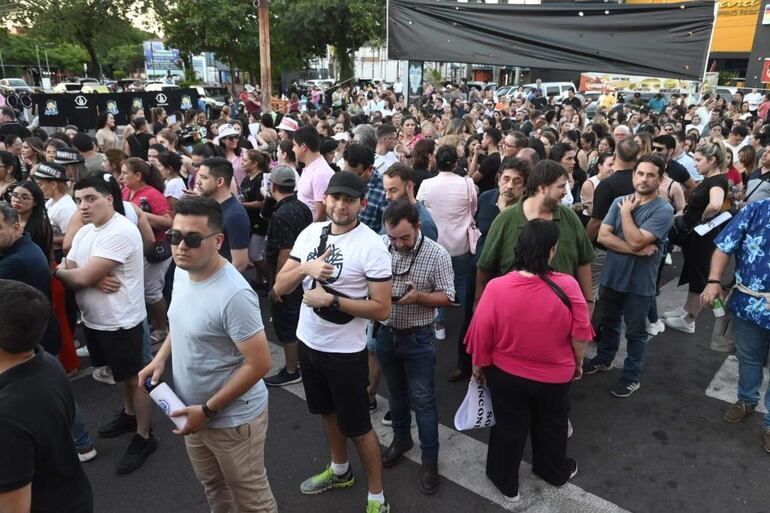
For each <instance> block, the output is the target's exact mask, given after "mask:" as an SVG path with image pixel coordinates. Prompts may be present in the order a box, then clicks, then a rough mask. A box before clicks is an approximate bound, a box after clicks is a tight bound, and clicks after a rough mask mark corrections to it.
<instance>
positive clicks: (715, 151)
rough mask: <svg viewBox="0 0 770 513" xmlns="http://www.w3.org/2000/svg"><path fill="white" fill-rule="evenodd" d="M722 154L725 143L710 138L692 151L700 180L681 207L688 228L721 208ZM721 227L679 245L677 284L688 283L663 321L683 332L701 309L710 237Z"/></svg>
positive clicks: (692, 325)
mask: <svg viewBox="0 0 770 513" xmlns="http://www.w3.org/2000/svg"><path fill="white" fill-rule="evenodd" d="M725 155H726V150H725V146H724V143H722V142H721V141H720V140H712V141H711V142H710V143H708V144H704V145H703V146H701V147H700V148H698V149H697V150H696V152H695V165H696V167H697V169H698V172H699V173H700V174H701V175H703V181H701V182H700V184H698V186H697V187H696V188H695V190H694V191H693V192H692V194H691V195H690V198H689V200H688V201H687V205H686V206H685V208H684V214H683V215H684V219H685V221H686V222H687V226H689V227H690V228H694V227H695V226H697V225H699V224H701V223H703V222H704V221H706V220H708V219H711V218H712V217H714V216H716V215H718V214H719V213H720V212H721V211H722V210H723V206H724V202H725V198H726V197H727V190H728V188H729V185H728V181H727V176H726V175H725V174H724V173H725V164H726V159H725ZM724 226H725V225H724V224H722V225H721V226H718V227H716V228H714V229H712V230H711V231H710V232H708V233H706V234H705V235H704V236H700V235H698V234H697V233H695V231H693V232H692V234H691V235H690V237H689V240H688V242H687V243H686V244H685V245H684V246H682V255H683V256H684V266H683V267H682V275H681V277H680V279H679V285H684V284H685V283H686V284H687V285H688V294H687V301H686V302H685V304H684V306H683V307H680V308H677V309H676V310H673V311H670V312H665V313H664V314H663V317H664V318H665V319H664V321H663V322H664V323H665V324H666V326H668V327H669V328H672V329H675V330H677V331H682V332H684V333H694V332H695V319H696V318H697V317H698V314H699V313H700V311H701V303H700V300H699V296H700V293H701V292H703V289H704V288H705V287H706V282H707V280H708V277H709V266H710V263H711V255H712V253H714V248H715V246H714V239H715V238H716V236H717V235H719V232H720V231H721V229H722V228H723V227H724Z"/></svg>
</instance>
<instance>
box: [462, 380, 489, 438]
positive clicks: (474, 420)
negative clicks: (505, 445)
mask: <svg viewBox="0 0 770 513" xmlns="http://www.w3.org/2000/svg"><path fill="white" fill-rule="evenodd" d="M494 425H495V412H494V411H493V409H492V395H491V394H490V393H489V389H488V388H487V387H486V386H484V385H482V384H481V383H479V382H478V381H476V380H475V379H473V378H471V382H470V383H468V393H467V394H465V399H463V402H462V404H460V407H459V408H458V409H457V413H455V428H456V429H457V430H459V431H464V430H466V429H480V428H488V427H492V426H494Z"/></svg>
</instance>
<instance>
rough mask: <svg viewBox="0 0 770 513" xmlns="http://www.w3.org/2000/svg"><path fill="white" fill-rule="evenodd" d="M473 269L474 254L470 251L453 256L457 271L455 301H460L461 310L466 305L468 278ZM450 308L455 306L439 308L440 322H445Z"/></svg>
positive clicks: (437, 318)
mask: <svg viewBox="0 0 770 513" xmlns="http://www.w3.org/2000/svg"><path fill="white" fill-rule="evenodd" d="M471 269H473V255H472V254H470V253H466V254H465V255H460V256H456V257H452V271H454V273H455V279H454V282H455V301H454V302H455V303H458V304H459V305H460V310H459V311H460V312H462V311H463V308H464V305H465V302H466V300H465V294H466V291H467V289H468V279H469V276H470V273H471ZM449 308H454V307H448V308H439V309H438V315H437V316H436V320H437V321H439V322H444V320H445V319H446V316H447V310H449Z"/></svg>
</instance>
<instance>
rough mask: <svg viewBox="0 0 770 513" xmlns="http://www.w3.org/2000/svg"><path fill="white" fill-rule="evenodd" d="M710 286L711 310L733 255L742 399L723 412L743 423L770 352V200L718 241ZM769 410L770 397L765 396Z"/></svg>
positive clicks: (769, 422) (768, 434)
mask: <svg viewBox="0 0 770 513" xmlns="http://www.w3.org/2000/svg"><path fill="white" fill-rule="evenodd" d="M714 242H715V243H716V246H717V249H716V251H714V255H713V256H712V257H711V272H710V273H709V280H708V285H706V288H705V289H704V291H703V294H701V301H702V302H703V304H705V305H708V306H711V305H713V303H714V300H715V299H716V298H717V297H719V298H721V299H722V300H723V301H724V297H723V292H722V285H721V280H722V274H723V272H724V270H725V267H727V264H728V262H729V261H730V255H735V261H736V263H735V282H736V286H735V291H734V294H733V297H732V299H731V300H730V304H729V308H730V310H731V311H732V312H733V314H734V315H733V335H734V337H735V354H736V356H737V357H738V400H737V401H736V402H735V404H733V405H731V406H730V407H729V408H728V409H727V411H725V414H724V419H725V420H726V421H728V422H740V421H742V420H743V419H745V418H746V417H748V416H749V415H751V414H752V413H753V412H754V409H755V408H756V407H757V404H758V403H759V388H760V386H761V385H762V367H763V366H764V364H765V361H766V360H767V355H768V350H770V199H767V200H762V201H757V202H754V203H751V204H749V205H748V206H746V208H744V209H743V210H741V211H740V212H739V213H738V215H736V216H735V218H734V219H733V220H732V221H731V222H730V224H728V225H727V227H726V228H725V229H724V230H723V231H722V233H720V234H719V236H718V237H717V239H716V240H715V241H714ZM765 406H766V407H767V409H768V410H770V393H765ZM762 425H763V428H764V436H763V443H764V447H765V451H767V452H768V453H770V413H768V414H767V415H766V416H765V419H764V421H763V424H762Z"/></svg>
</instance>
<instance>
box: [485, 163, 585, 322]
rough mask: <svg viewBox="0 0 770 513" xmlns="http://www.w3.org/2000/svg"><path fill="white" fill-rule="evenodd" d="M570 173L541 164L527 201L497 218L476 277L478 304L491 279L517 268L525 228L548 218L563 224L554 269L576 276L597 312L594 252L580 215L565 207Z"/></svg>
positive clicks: (534, 173) (529, 182)
mask: <svg viewBox="0 0 770 513" xmlns="http://www.w3.org/2000/svg"><path fill="white" fill-rule="evenodd" d="M567 184H568V182H567V171H566V170H565V169H564V168H563V167H562V166H561V165H560V164H558V163H557V162H554V161H552V160H543V161H541V162H539V163H538V164H537V165H536V166H535V168H534V170H533V171H532V173H531V174H530V175H529V179H528V180H527V191H526V195H525V197H524V199H522V200H521V201H520V202H519V203H517V204H516V205H514V206H512V207H510V208H508V209H506V210H505V211H503V212H502V213H500V215H498V216H497V218H495V220H494V222H493V223H492V227H491V228H490V229H489V233H488V234H487V240H486V243H485V244H484V251H483V252H482V253H481V258H480V259H479V262H478V272H477V274H476V302H478V300H479V298H480V297H481V294H482V293H483V292H484V288H485V287H486V285H487V283H489V280H491V279H492V278H494V277H496V276H501V275H503V274H505V273H507V272H508V271H509V270H510V268H511V266H512V265H513V258H514V248H515V247H516V242H517V241H518V239H519V234H520V233H521V231H522V230H523V229H524V225H525V224H526V223H527V221H529V220H531V219H547V220H550V221H554V222H556V223H557V224H558V225H559V244H558V246H557V248H556V255H555V256H554V259H553V262H551V267H553V269H554V270H556V271H559V272H562V273H566V274H569V275H572V276H574V277H575V279H576V280H577V281H578V283H579V284H580V289H581V290H582V291H583V295H584V296H585V297H586V298H587V299H586V301H588V306H589V309H590V310H593V305H594V301H593V293H592V289H591V262H592V261H593V259H594V256H595V255H594V249H593V247H592V246H591V241H590V240H589V239H588V234H587V233H586V231H585V228H584V227H583V224H582V223H581V222H580V219H579V218H578V216H577V214H575V213H574V212H573V211H572V210H571V209H570V208H569V207H567V206H564V205H561V200H562V198H564V196H565V195H566V193H567V187H568V185H567Z"/></svg>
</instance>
